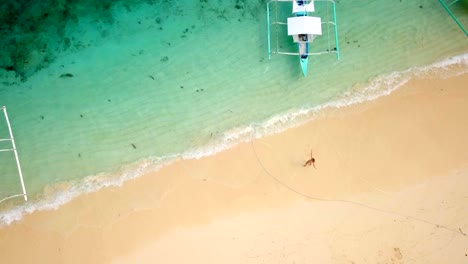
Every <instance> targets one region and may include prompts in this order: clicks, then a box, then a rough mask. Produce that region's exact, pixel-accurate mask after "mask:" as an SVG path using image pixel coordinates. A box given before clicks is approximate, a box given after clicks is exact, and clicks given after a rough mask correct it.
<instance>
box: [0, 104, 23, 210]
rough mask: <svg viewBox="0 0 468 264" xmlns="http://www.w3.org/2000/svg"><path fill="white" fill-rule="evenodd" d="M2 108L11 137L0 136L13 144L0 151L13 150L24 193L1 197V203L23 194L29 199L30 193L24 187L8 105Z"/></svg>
mask: <svg viewBox="0 0 468 264" xmlns="http://www.w3.org/2000/svg"><path fill="white" fill-rule="evenodd" d="M0 109H2V110H3V114H4V116H5V120H6V123H7V127H8V132H9V135H10V137H9V138H0V141H10V142H11V146H12V148H10V149H0V152H6V151H13V153H14V155H15V159H16V166H17V167H18V174H19V178H20V181H21V188H22V189H23V193H22V194H14V195H10V196H8V197H6V198H3V199H1V200H0V203H1V202H3V201H6V200H8V199H11V198H15V197H21V196H23V198H24V200H25V201H27V200H28V195H27V194H26V188H25V187H24V180H23V173H22V171H21V165H20V161H19V158H18V152H17V151H16V144H15V139H14V138H13V132H12V131H11V126H10V120H9V119H8V114H7V110H6V107H5V106H2V107H0Z"/></svg>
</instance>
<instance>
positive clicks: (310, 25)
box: [288, 16, 322, 36]
mask: <svg viewBox="0 0 468 264" xmlns="http://www.w3.org/2000/svg"><path fill="white" fill-rule="evenodd" d="M299 34H311V35H322V19H321V18H320V17H311V16H300V17H288V35H289V36H292V35H299Z"/></svg>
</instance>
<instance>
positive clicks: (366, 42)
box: [0, 0, 468, 200]
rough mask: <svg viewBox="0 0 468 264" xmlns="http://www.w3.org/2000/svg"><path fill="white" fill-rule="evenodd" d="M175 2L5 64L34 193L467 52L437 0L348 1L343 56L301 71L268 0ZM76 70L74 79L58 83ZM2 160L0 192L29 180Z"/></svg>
mask: <svg viewBox="0 0 468 264" xmlns="http://www.w3.org/2000/svg"><path fill="white" fill-rule="evenodd" d="M169 2H170V3H169ZM169 2H166V1H147V2H145V3H141V4H139V5H135V6H131V7H126V6H125V5H119V4H116V5H115V6H114V7H113V8H112V12H113V17H112V19H111V20H112V23H103V22H93V21H90V19H89V18H86V17H83V18H78V22H77V23H71V24H68V26H67V28H66V32H67V34H69V36H70V37H73V39H74V44H73V45H75V46H76V48H75V49H70V50H68V51H66V52H62V53H60V55H59V56H58V57H57V58H56V59H55V60H54V61H53V62H52V63H51V64H50V65H49V66H48V67H47V68H44V69H42V70H40V71H38V72H37V73H35V74H33V75H32V76H30V77H28V79H27V80H26V81H24V82H17V83H16V84H13V85H11V83H12V82H14V81H15V82H16V79H15V78H13V77H12V75H11V73H10V72H2V76H3V77H2V78H3V79H4V80H5V81H4V82H2V84H0V105H6V106H7V107H8V111H9V115H10V120H11V123H12V127H13V130H14V133H15V138H16V142H17V145H18V151H19V155H20V158H21V161H22V165H23V173H24V175H25V181H26V185H27V189H28V191H29V193H30V195H31V197H32V198H33V200H34V199H35V200H38V199H41V197H42V198H43V197H44V195H48V194H50V193H51V192H52V193H53V192H55V191H58V190H67V188H70V186H69V185H68V183H72V184H76V183H78V182H81V181H82V180H83V179H84V178H85V177H86V176H90V175H96V174H98V173H106V174H108V175H120V174H121V173H122V167H123V166H126V165H128V164H138V161H141V160H143V159H145V160H146V162H147V161H148V159H149V160H150V161H151V162H154V163H157V162H158V161H160V160H161V159H164V158H165V157H178V156H180V155H181V154H182V153H188V151H191V152H190V153H192V156H194V157H195V156H196V155H197V150H200V147H202V146H206V145H207V144H208V145H210V146H213V148H216V147H222V146H223V144H224V145H229V144H228V143H230V141H233V142H235V141H237V140H242V137H249V136H251V133H250V132H248V130H246V129H244V128H247V127H249V126H252V125H253V126H254V127H255V126H261V125H264V124H265V123H264V121H265V120H271V119H272V118H273V117H275V116H282V115H284V114H285V113H291V112H294V111H299V110H301V109H311V108H314V107H316V106H318V105H322V104H325V103H327V102H329V101H332V100H335V99H336V98H339V97H342V96H343V94H345V93H349V92H350V91H355V90H359V89H361V88H362V87H365V86H366V84H367V83H368V82H370V81H371V80H373V79H375V78H378V76H382V75H387V74H389V73H391V72H394V71H403V70H406V69H408V68H410V67H414V66H422V65H426V64H430V63H433V62H435V61H438V60H442V59H444V58H447V57H449V56H452V55H457V54H461V53H464V52H466V51H467V47H468V38H466V37H465V36H464V35H463V33H462V32H461V31H460V30H459V29H458V27H457V26H456V24H455V23H454V22H453V21H452V20H451V18H450V17H449V16H448V15H447V13H446V12H445V10H444V9H443V8H442V7H441V6H440V4H439V3H438V2H437V1H427V0H426V1H418V2H416V1H409V0H401V1H387V0H379V1H363V0H354V1H350V0H348V1H342V0H341V1H339V2H338V3H337V6H336V8H337V16H338V31H339V44H340V48H341V59H340V60H339V61H337V60H336V58H335V56H334V55H324V56H319V57H313V58H312V59H311V60H310V61H309V74H308V76H307V77H306V78H304V77H302V73H301V70H300V66H299V62H298V59H297V58H296V57H293V56H279V55H273V56H272V58H271V60H270V61H269V60H268V54H267V34H266V4H265V3H264V2H262V1H261V3H259V2H258V1H217V2H214V1H204V0H202V1H188V0H186V1H172V2H171V1H169ZM236 5H239V6H238V7H240V8H239V9H238V8H236ZM281 37H283V38H282V39H280V41H283V42H284V43H285V44H284V45H285V46H286V47H288V46H287V45H290V44H287V43H288V41H289V38H288V37H287V36H285V35H284V36H281ZM323 41H324V40H323V39H322V40H320V39H317V46H315V48H317V49H320V48H321V45H322V44H321V42H323ZM67 73H70V74H72V75H73V77H60V76H61V75H62V74H67ZM360 87H361V88H360ZM384 88H385V87H384ZM3 130H4V126H0V133H3V132H1V131H3ZM246 131H247V132H246ZM236 133H237V134H236ZM204 151H205V153H207V152H209V151H207V148H205V149H204ZM198 154H200V155H201V153H198ZM4 156H6V155H3V154H1V156H0V168H1V173H2V175H5V176H2V184H1V185H0V194H1V195H3V196H5V195H8V194H11V193H12V192H13V193H17V191H18V190H19V188H20V186H19V184H18V180H17V176H16V171H15V168H16V167H15V164H14V162H12V159H11V157H4ZM135 166H137V165H135ZM127 172H128V171H127ZM3 178H4V179H5V180H3ZM93 179H94V178H93ZM63 183H67V184H63ZM91 184H92V183H91ZM46 186H48V187H47V188H46ZM51 186H55V187H51ZM86 186H88V185H86ZM45 188H46V189H47V190H45V191H44V189H45ZM50 188H52V191H51V190H50ZM80 191H84V190H81V189H80Z"/></svg>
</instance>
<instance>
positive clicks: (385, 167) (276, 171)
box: [0, 74, 468, 264]
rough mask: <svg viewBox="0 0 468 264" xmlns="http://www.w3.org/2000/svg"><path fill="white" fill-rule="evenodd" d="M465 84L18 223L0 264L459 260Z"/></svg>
mask: <svg viewBox="0 0 468 264" xmlns="http://www.w3.org/2000/svg"><path fill="white" fill-rule="evenodd" d="M467 84H468V74H464V75H461V76H457V77H451V78H447V79H436V78H431V77H427V78H424V79H415V80H411V81H410V82H409V83H407V84H406V85H405V86H404V87H402V88H400V89H398V90H397V91H395V92H393V93H392V94H390V95H388V96H385V97H381V98H379V99H376V100H374V101H369V102H365V103H360V104H357V105H352V106H349V107H344V108H337V109H326V110H323V111H322V112H320V113H318V114H317V116H316V118H315V119H314V120H313V121H310V122H308V123H307V124H305V125H302V126H300V127H297V128H292V129H289V130H287V131H285V132H283V133H280V134H276V135H271V136H268V137H265V138H261V139H257V140H254V141H252V142H248V143H243V144H240V145H238V146H236V147H234V148H232V149H229V150H227V151H224V152H221V153H219V154H217V155H214V156H210V157H206V158H202V159H199V160H180V161H177V162H175V163H173V164H171V165H169V166H166V167H164V168H162V169H161V170H159V171H157V172H154V173H151V174H148V175H144V176H143V177H140V178H138V179H135V180H132V181H129V182H127V183H125V184H124V185H123V186H122V187H115V188H106V189H102V190H100V191H98V192H96V193H91V194H87V195H83V196H80V197H79V198H77V199H74V200H73V201H71V202H69V203H67V204H65V205H63V206H62V207H60V208H59V209H57V210H54V211H40V212H35V213H32V214H29V215H26V216H25V217H24V218H23V219H22V220H21V221H18V222H14V223H12V224H10V225H9V226H3V227H0V259H1V262H2V263H356V264H357V263H426V264H427V263H467V262H468V236H467V235H468V194H467V193H468V192H467V191H466V188H467V187H468V137H467V136H466V135H468V118H467V116H466V115H467V113H468V104H467V102H468V90H467V89H466V88H467ZM311 150H312V151H313V155H314V157H315V159H316V162H315V165H316V168H313V167H303V164H304V162H305V161H306V160H307V159H309V158H310V151H311Z"/></svg>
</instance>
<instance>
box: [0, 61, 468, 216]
mask: <svg viewBox="0 0 468 264" xmlns="http://www.w3.org/2000/svg"><path fill="white" fill-rule="evenodd" d="M467 61H468V53H463V54H460V55H457V56H453V57H448V58H446V59H444V60H442V61H438V62H434V63H432V64H430V65H426V66H421V67H414V68H410V69H408V70H405V71H401V72H392V73H390V74H387V75H383V76H380V77H377V78H375V79H374V80H373V81H371V82H370V83H369V84H368V85H366V86H365V88H360V89H358V90H357V91H354V92H351V93H350V94H348V95H346V96H344V97H342V98H338V99H335V100H333V101H331V102H328V103H325V104H321V105H318V106H316V107H312V108H306V109H295V110H294V111H292V112H291V111H290V112H286V113H282V114H279V115H277V116H273V117H271V118H269V119H267V120H265V121H262V122H260V123H256V124H251V125H248V126H245V127H238V128H234V129H230V130H228V131H225V132H224V133H222V136H221V137H220V138H217V139H215V140H214V141H213V142H210V143H208V144H207V145H205V146H202V147H200V148H198V149H192V150H188V151H185V152H183V153H181V154H173V155H169V156H165V157H157V158H152V157H150V158H147V159H143V160H140V161H137V162H135V163H132V164H129V165H126V166H123V167H122V168H120V169H119V170H118V171H119V172H118V173H117V174H115V175H112V174H110V173H99V174H96V175H91V176H88V177H85V178H84V179H83V180H80V181H78V182H62V183H58V184H56V185H53V186H47V187H46V189H45V190H44V193H42V194H39V195H40V196H41V197H42V198H41V199H40V200H35V201H34V200H33V203H32V204H31V203H30V204H28V205H27V206H21V205H20V206H18V207H13V208H11V209H6V210H4V211H3V212H0V220H1V221H2V222H3V223H1V224H0V225H5V224H6V225H9V224H10V223H12V222H15V221H18V220H21V218H22V217H23V216H24V215H26V214H29V213H31V212H35V211H41V210H55V209H57V208H59V207H60V206H63V205H64V204H66V203H67V202H70V201H71V200H73V199H75V198H76V197H79V196H80V195H86V194H88V193H92V192H96V191H99V190H100V189H102V188H108V187H118V186H121V185H122V184H123V183H125V182H126V181H129V180H134V179H135V178H138V177H141V175H144V174H148V173H152V172H154V171H157V170H159V169H160V168H161V167H164V166H167V165H168V164H172V163H173V162H177V161H178V160H181V159H182V160H187V159H200V158H204V157H207V156H211V155H216V154H217V153H220V152H222V151H225V150H226V149H229V148H232V147H235V146H236V145H238V144H242V143H245V142H250V141H251V140H254V139H259V138H263V137H267V136H270V135H274V134H277V133H282V132H284V131H286V130H288V129H292V128H295V127H298V126H302V125H304V124H305V123H307V122H311V121H313V120H314V119H315V118H317V117H320V116H321V115H323V114H324V113H325V115H329V114H331V113H335V112H336V111H339V109H340V108H342V107H344V108H346V107H349V106H352V105H355V104H364V103H366V102H369V101H373V100H376V99H378V98H380V97H382V96H387V95H388V94H390V93H392V92H394V91H395V90H397V89H399V87H400V86H402V85H404V84H405V83H406V82H408V81H409V80H411V78H416V79H418V78H426V77H428V76H430V74H431V73H434V71H435V72H436V76H437V77H438V78H447V77H450V76H453V75H455V76H456V75H457V74H464V73H465V72H466V71H467V69H466V66H465V65H466V62H467ZM451 70H453V72H452V71H451ZM383 87H385V88H383ZM117 175H119V176H117Z"/></svg>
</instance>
